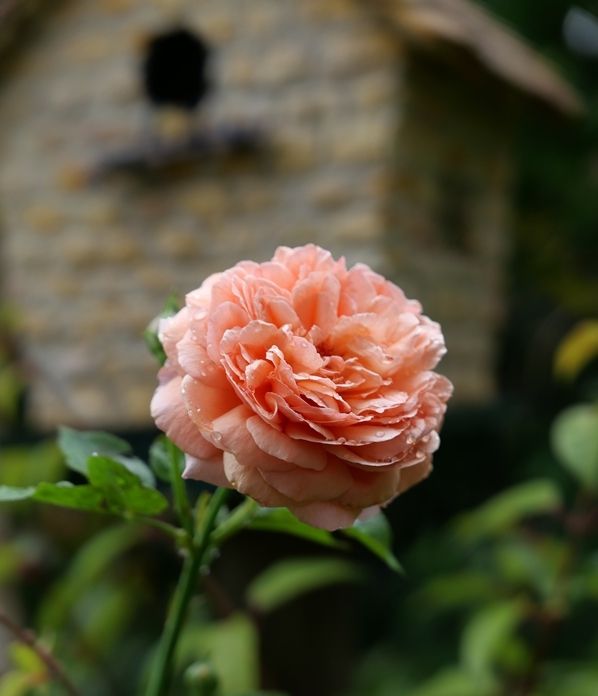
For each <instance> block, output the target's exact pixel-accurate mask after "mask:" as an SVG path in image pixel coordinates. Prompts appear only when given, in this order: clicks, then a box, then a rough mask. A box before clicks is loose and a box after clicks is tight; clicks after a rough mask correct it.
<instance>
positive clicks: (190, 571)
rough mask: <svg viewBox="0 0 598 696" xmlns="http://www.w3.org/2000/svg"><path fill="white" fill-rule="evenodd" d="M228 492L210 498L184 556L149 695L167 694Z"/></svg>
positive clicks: (221, 492) (220, 489) (148, 690)
mask: <svg viewBox="0 0 598 696" xmlns="http://www.w3.org/2000/svg"><path fill="white" fill-rule="evenodd" d="M228 493H229V491H228V489H226V488H218V489H217V490H216V492H215V493H214V495H213V496H212V497H211V499H210V503H209V505H208V507H207V509H206V513H205V516H204V518H203V520H202V525H201V527H200V529H199V530H198V532H197V535H196V537H195V539H194V540H193V546H192V548H191V549H190V551H189V555H188V556H187V558H186V559H185V563H184V565H183V570H182V572H181V576H180V577H179V582H178V585H177V587H176V590H175V593H174V597H173V599H172V605H171V607H170V610H169V612H168V617H167V619H166V624H165V626H164V631H163V633H162V637H161V639H160V645H159V646H158V652H157V655H156V660H155V663H154V667H153V670H152V673H151V676H150V681H149V685H148V688H147V691H146V696H165V694H167V693H168V686H169V684H170V682H171V679H172V662H173V658H174V654H175V650H176V646H177V642H178V639H179V636H180V634H181V629H182V627H183V623H184V621H185V616H186V614H187V609H188V607H189V602H190V601H191V597H192V596H193V592H194V590H195V586H196V583H197V575H198V573H199V569H200V568H201V566H202V563H203V559H204V556H205V553H206V551H207V549H208V547H209V545H210V536H211V533H212V530H213V529H214V524H215V522H216V515H217V514H218V510H220V508H221V506H222V504H223V503H224V501H225V499H226V496H227V495H228Z"/></svg>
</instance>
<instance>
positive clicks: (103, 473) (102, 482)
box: [87, 455, 141, 489]
mask: <svg viewBox="0 0 598 696" xmlns="http://www.w3.org/2000/svg"><path fill="white" fill-rule="evenodd" d="M87 472H88V476H89V481H90V483H92V484H93V485H94V486H97V487H98V488H101V489H112V488H127V487H129V488H136V487H138V486H141V481H140V480H139V478H138V477H137V476H136V475H135V474H132V473H131V472H130V471H129V470H128V469H127V467H126V466H124V464H121V462H118V461H116V459H111V458H110V457H103V456H101V455H94V456H91V457H89V459H88V463H87Z"/></svg>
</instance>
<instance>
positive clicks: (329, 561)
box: [247, 558, 363, 612]
mask: <svg viewBox="0 0 598 696" xmlns="http://www.w3.org/2000/svg"><path fill="white" fill-rule="evenodd" d="M362 579H363V574H362V573H361V572H360V570H359V569H358V568H357V567H356V566H355V564H354V563H351V562H350V561H345V560H342V559H338V558H291V559H287V560H284V561H280V562H279V563H276V564H275V565H273V566H271V567H270V568H268V569H267V570H265V571H264V572H263V573H261V574H260V575H258V576H257V578H255V579H254V580H253V582H252V583H251V584H250V585H249V588H248V590H247V601H248V602H249V605H250V606H252V607H253V608H255V609H258V610H259V611H263V612H268V611H273V610H275V609H278V607H280V606H282V605H283V604H286V603H287V602H290V601H292V600H293V599H295V598H296V597H299V596H300V595H302V594H304V593H306V592H311V591H313V590H317V589H319V588H321V587H325V586H326V585H335V584H338V583H341V582H355V581H358V580H362Z"/></svg>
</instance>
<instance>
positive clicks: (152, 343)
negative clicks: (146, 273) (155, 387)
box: [143, 295, 180, 365]
mask: <svg viewBox="0 0 598 696" xmlns="http://www.w3.org/2000/svg"><path fill="white" fill-rule="evenodd" d="M179 307H180V303H179V300H178V298H177V297H176V295H171V296H170V297H169V298H168V299H167V300H166V304H165V305H164V308H163V309H162V311H161V312H160V314H159V315H158V316H157V317H155V318H154V319H152V320H151V321H150V323H149V324H148V326H147V328H146V329H145V331H144V332H143V338H144V340H145V344H146V346H147V347H148V350H149V352H150V353H151V354H152V355H153V356H154V358H156V360H157V361H158V363H159V364H160V365H164V363H165V362H166V353H165V352H164V348H163V347H162V342H161V341H160V337H159V335H158V333H159V330H160V319H164V318H166V317H171V316H173V315H174V314H176V313H177V312H178V311H179Z"/></svg>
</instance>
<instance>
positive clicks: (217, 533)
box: [212, 498, 260, 546]
mask: <svg viewBox="0 0 598 696" xmlns="http://www.w3.org/2000/svg"><path fill="white" fill-rule="evenodd" d="M259 509H260V506H259V505H258V504H257V503H256V502H255V500H252V499H251V498H245V500H244V501H243V502H242V503H241V505H239V506H238V507H237V508H236V509H235V511H234V512H233V513H232V514H231V515H230V516H229V517H228V519H226V520H224V522H222V523H221V524H219V525H218V529H215V530H214V534H213V535H212V541H213V543H214V544H215V545H216V546H220V545H221V544H223V543H224V542H225V541H226V540H227V539H230V537H232V536H234V535H235V534H237V532H240V531H241V530H242V529H244V528H245V527H246V526H247V525H248V524H249V523H250V522H251V520H253V518H254V517H255V516H256V515H257V513H258V510H259Z"/></svg>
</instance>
